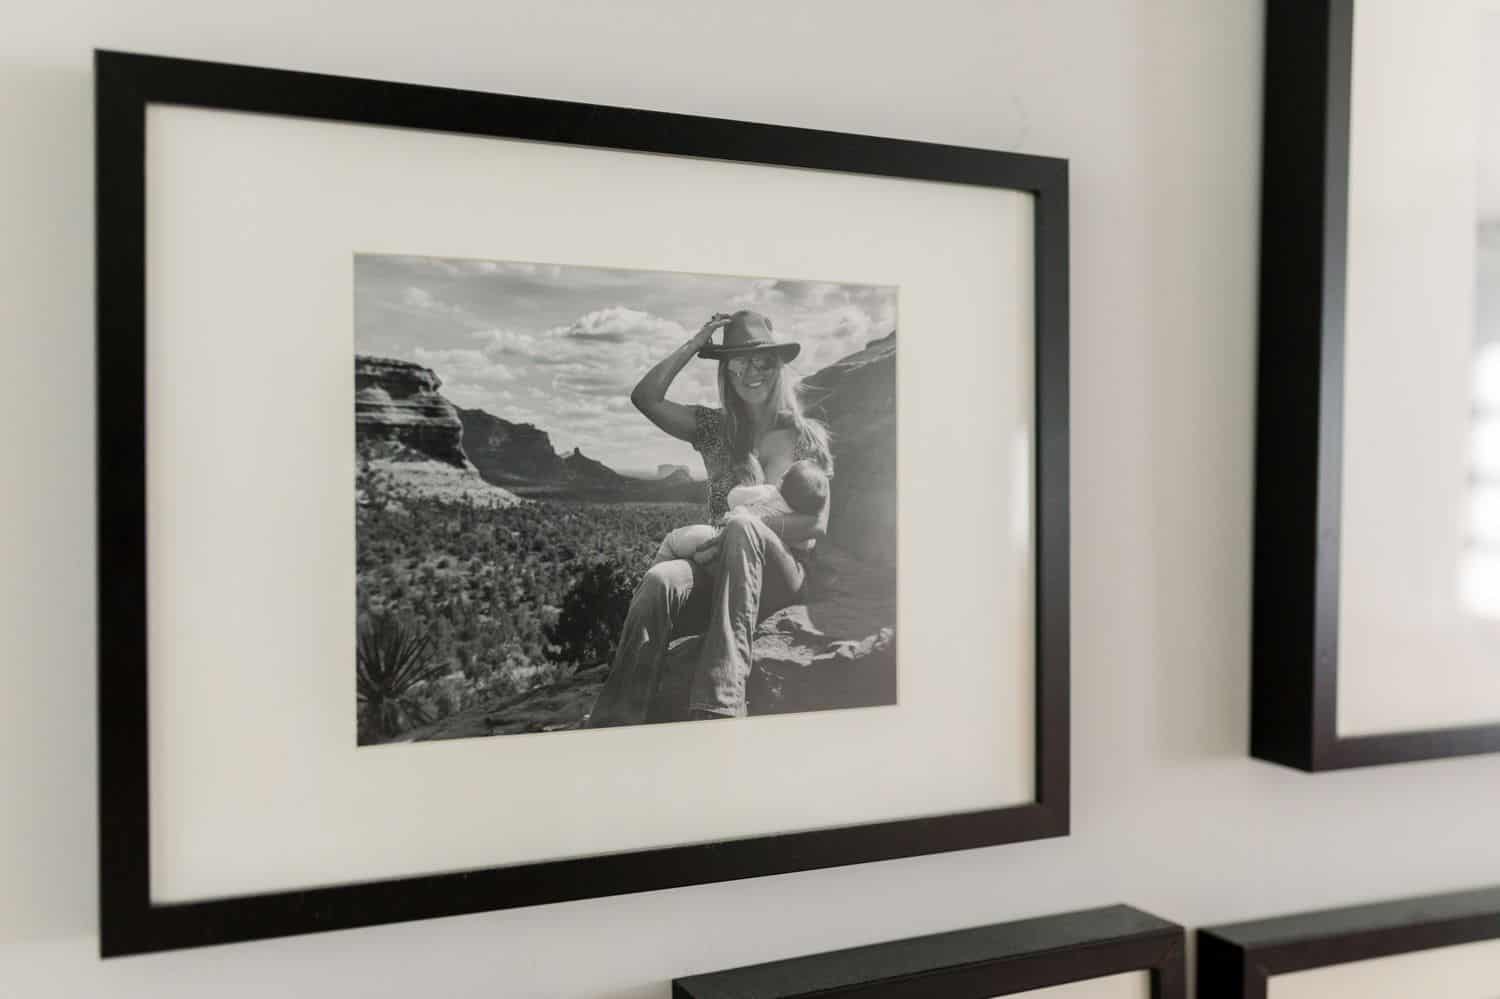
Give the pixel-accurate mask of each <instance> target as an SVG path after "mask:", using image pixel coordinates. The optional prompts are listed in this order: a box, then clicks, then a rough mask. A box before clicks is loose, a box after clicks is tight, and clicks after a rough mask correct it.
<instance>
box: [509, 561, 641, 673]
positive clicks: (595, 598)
mask: <svg viewBox="0 0 1500 999" xmlns="http://www.w3.org/2000/svg"><path fill="white" fill-rule="evenodd" d="M635 565H639V563H634V564H632V563H631V562H625V561H622V560H620V559H614V558H606V559H599V560H597V561H594V562H592V563H590V564H589V565H588V567H587V568H585V569H584V570H583V572H582V574H580V575H579V577H578V581H577V582H575V583H574V584H573V588H572V589H570V590H569V591H568V593H567V595H566V596H565V597H563V601H562V607H561V609H560V611H559V612H558V615H557V623H556V624H554V625H551V626H550V627H547V628H546V629H545V633H546V637H547V641H548V642H549V643H550V644H552V645H555V646H557V647H558V650H559V656H560V658H561V659H562V660H563V661H564V662H569V663H597V662H603V661H605V660H607V659H609V657H610V656H611V655H613V654H614V650H615V642H616V641H617V640H618V639H619V637H620V629H621V628H622V627H623V626H624V624H625V614H626V612H627V611H629V610H630V598H631V596H632V595H633V594H634V593H635V587H636V584H637V583H638V582H639V581H640V574H639V572H638V570H637V569H636V568H635V567H634V566H635ZM529 651H530V650H529ZM535 651H541V650H540V649H538V650H535Z"/></svg>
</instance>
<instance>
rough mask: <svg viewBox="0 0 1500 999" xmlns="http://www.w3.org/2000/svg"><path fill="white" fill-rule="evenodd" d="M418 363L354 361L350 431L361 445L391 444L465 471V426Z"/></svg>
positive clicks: (435, 378)
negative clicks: (381, 442) (351, 429)
mask: <svg viewBox="0 0 1500 999" xmlns="http://www.w3.org/2000/svg"><path fill="white" fill-rule="evenodd" d="M441 386H442V382H441V381H440V380H439V379H438V376H437V375H435V374H433V373H432V372H431V371H430V370H428V369H427V368H424V367H422V366H421V365H420V364H413V363H412V362H411V361H397V360H394V359H391V358H386V357H361V356H356V357H355V358H354V432H355V440H356V441H357V442H358V443H359V444H365V443H372V442H376V441H395V442H397V443H400V444H402V445H405V446H406V447H408V448H410V449H412V450H413V451H418V452H421V453H422V454H424V455H427V456H428V457H430V458H434V459H436V460H438V461H441V462H444V463H445V464H449V465H452V466H454V467H455V468H469V467H470V465H469V460H468V458H467V457H465V455H464V449H463V443H462V437H463V424H462V423H461V422H460V421H459V418H458V410H457V409H456V408H454V405H453V403H451V402H449V401H448V400H447V399H445V398H443V396H442V395H441V394H439V392H438V389H439V388H440V387H441Z"/></svg>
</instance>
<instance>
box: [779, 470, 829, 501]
mask: <svg viewBox="0 0 1500 999" xmlns="http://www.w3.org/2000/svg"><path fill="white" fill-rule="evenodd" d="M781 498H782V499H784V500H786V505H787V506H789V507H791V508H792V509H793V510H795V511H797V512H798V513H808V514H816V513H817V512H818V511H819V510H821V509H823V504H824V503H826V502H828V473H826V472H824V471H823V469H822V467H821V466H819V465H818V463H817V462H815V461H808V460H807V459H803V460H802V461H794V462H792V467H791V468H788V469H787V470H786V474H785V475H783V476H782V477H781Z"/></svg>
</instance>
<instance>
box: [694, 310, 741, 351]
mask: <svg viewBox="0 0 1500 999" xmlns="http://www.w3.org/2000/svg"><path fill="white" fill-rule="evenodd" d="M730 318H732V317H731V316H730V315H729V313H727V312H715V313H714V314H713V315H712V316H710V317H709V320H708V322H706V323H704V324H703V328H702V329H701V330H699V331H698V332H697V334H696V335H694V337H693V343H695V344H696V345H697V346H698V348H699V349H702V348H703V347H705V346H707V345H708V343H709V341H710V340H712V339H713V337H714V333H715V331H717V330H719V329H722V328H723V327H724V326H726V325H728V324H729V320H730Z"/></svg>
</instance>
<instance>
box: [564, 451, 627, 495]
mask: <svg viewBox="0 0 1500 999" xmlns="http://www.w3.org/2000/svg"><path fill="white" fill-rule="evenodd" d="M562 465H563V477H564V478H565V479H567V480H569V481H571V482H577V483H581V484H585V485H598V486H617V485H624V484H625V481H626V479H625V476H623V475H621V474H620V473H619V472H616V471H615V470H614V469H613V468H610V467H609V466H608V465H606V464H604V463H603V462H602V461H595V460H594V459H593V458H590V457H588V456H587V455H585V454H584V453H583V451H582V450H580V449H579V448H576V447H575V448H574V449H573V453H572V454H570V455H568V456H567V457H566V458H564V459H563V460H562Z"/></svg>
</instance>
